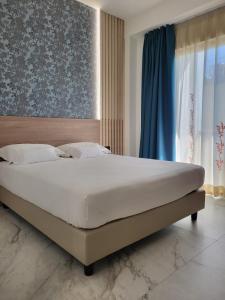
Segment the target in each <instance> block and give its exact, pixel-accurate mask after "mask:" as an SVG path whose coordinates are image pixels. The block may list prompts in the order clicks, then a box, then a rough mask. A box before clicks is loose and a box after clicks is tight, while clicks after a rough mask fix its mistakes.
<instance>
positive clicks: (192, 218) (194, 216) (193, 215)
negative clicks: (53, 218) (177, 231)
mask: <svg viewBox="0 0 225 300" xmlns="http://www.w3.org/2000/svg"><path fill="white" fill-rule="evenodd" d="M197 218H198V213H197V212H196V213H194V214H192V215H191V220H192V222H195V221H197Z"/></svg>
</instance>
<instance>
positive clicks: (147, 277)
mask: <svg viewBox="0 0 225 300" xmlns="http://www.w3.org/2000/svg"><path fill="white" fill-rule="evenodd" d="M0 299H1V300H30V299H32V300H95V299H96V300H100V299H107V300H108V299H109V300H117V299H124V300H138V299H139V300H141V299H142V300H147V299H151V300H156V299H157V300H164V299H166V300H203V299H204V300H224V299H225V200H215V199H213V198H210V197H208V198H207V202H206V209H205V210H204V211H202V212H201V213H200V214H199V218H198V221H197V223H195V224H192V223H191V220H190V218H186V219H183V220H181V221H179V222H178V223H176V224H174V225H172V226H170V227H169V228H167V229H164V230H162V231H160V232H158V233H156V234H154V235H152V236H150V237H149V238H147V239H145V240H144V241H141V242H139V243H136V244H135V245H133V246H132V247H129V248H126V249H124V250H122V251H120V252H119V253H117V254H116V255H112V256H111V257H109V258H107V259H103V260H102V261H101V262H99V263H98V264H97V265H96V268H95V274H94V276H92V277H85V276H84V275H83V270H82V266H81V265H80V264H79V263H78V262H77V261H76V260H75V259H73V258H72V257H71V256H70V255H69V254H67V253H66V252H65V251H63V250H62V249H60V248H59V247H58V246H56V245H55V244H54V243H52V242H51V241H50V240H49V239H47V238H46V237H44V236H43V235H42V234H41V233H39V232H38V231H37V230H35V229H34V228H33V227H32V226H30V225H29V224H27V223H26V222H25V221H23V220H22V219H21V218H20V217H18V216H17V215H15V214H14V213H13V212H11V211H10V210H4V209H3V208H2V207H0Z"/></svg>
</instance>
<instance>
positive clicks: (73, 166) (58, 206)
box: [0, 155, 204, 228]
mask: <svg viewBox="0 0 225 300" xmlns="http://www.w3.org/2000/svg"><path fill="white" fill-rule="evenodd" d="M203 182H204V169H203V168H202V167H200V166H196V165H191V164H183V163H174V162H165V161H157V160H147V159H139V158H131V157H122V156H116V155H106V156H102V157H97V158H90V159H80V160H78V159H77V160H76V159H60V160H57V161H51V162H42V163H36V164H29V165H19V166H18V165H9V164H8V163H6V162H3V163H0V185H2V186H3V187H5V188H6V189H8V190H9V191H11V192H12V193H14V194H16V195H18V196H20V197H22V198H23V199H25V200H27V201H29V202H32V203H33V204H35V205H37V206H39V207H40V208H42V209H44V210H46V211H48V212H49V213H51V214H52V215H54V216H57V217H59V218H61V219H62V220H64V221H66V222H68V223H70V224H72V225H74V226H76V227H80V228H96V227H98V226H101V225H103V224H105V223H108V222H110V221H112V220H116V219H120V218H125V217H128V216H131V215H135V214H138V213H141V212H144V211H146V210H149V209H152V208H155V207H158V206H161V205H164V204H166V203H169V202H172V201H175V200H177V199H179V198H181V197H183V196H185V195H186V194H188V193H190V192H192V191H194V190H197V189H198V188H200V187H201V186H202V184H203Z"/></svg>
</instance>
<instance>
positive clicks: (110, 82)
mask: <svg viewBox="0 0 225 300" xmlns="http://www.w3.org/2000/svg"><path fill="white" fill-rule="evenodd" d="M101 108H102V109H101V143H102V144H103V145H106V146H110V147H111V149H112V152H113V153H115V154H123V124H124V122H123V118H124V111H123V108H124V21H123V20H121V19H119V18H116V17H114V16H112V15H109V14H107V13H105V12H101Z"/></svg>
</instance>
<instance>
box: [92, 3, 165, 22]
mask: <svg viewBox="0 0 225 300" xmlns="http://www.w3.org/2000/svg"><path fill="white" fill-rule="evenodd" d="M163 1H165V0H96V2H98V3H99V5H100V8H101V9H102V10H104V11H105V12H108V13H110V14H112V15H115V16H117V17H120V18H122V19H128V18H130V17H133V16H134V15H137V14H139V13H142V12H144V11H145V10H146V9H149V8H151V7H153V6H155V5H157V4H159V3H160V2H163ZM167 1H168V0H167Z"/></svg>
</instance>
